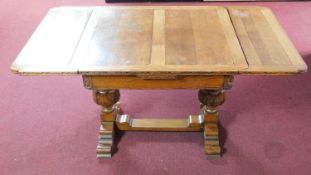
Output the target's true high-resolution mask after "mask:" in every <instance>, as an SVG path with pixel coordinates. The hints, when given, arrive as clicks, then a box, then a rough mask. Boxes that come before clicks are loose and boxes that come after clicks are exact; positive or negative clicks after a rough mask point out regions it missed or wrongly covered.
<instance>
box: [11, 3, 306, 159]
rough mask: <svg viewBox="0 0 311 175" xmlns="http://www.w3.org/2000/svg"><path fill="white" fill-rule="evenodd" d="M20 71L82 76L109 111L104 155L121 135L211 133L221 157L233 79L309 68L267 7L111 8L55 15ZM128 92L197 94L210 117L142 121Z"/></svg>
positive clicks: (103, 116) (209, 140)
mask: <svg viewBox="0 0 311 175" xmlns="http://www.w3.org/2000/svg"><path fill="white" fill-rule="evenodd" d="M11 70H12V72H13V73H16V74H20V75H39V76H44V75H78V76H82V78H83V85H84V87H85V88H87V89H90V90H92V92H93V99H94V101H95V103H97V104H98V105H100V106H101V107H102V110H101V113H100V122H101V124H100V129H99V141H98V146H97V149H96V153H97V157H111V156H112V153H114V152H115V151H114V150H116V149H114V148H115V146H116V145H114V143H115V142H114V135H115V132H117V131H118V130H122V131H203V136H204V137H203V138H204V139H202V141H204V145H205V147H204V150H205V155H206V156H207V158H211V159H213V158H218V157H220V155H221V153H222V152H221V147H220V145H219V139H222V138H219V129H218V127H219V121H218V116H219V112H218V110H217V107H218V106H220V105H221V104H223V103H224V101H225V92H226V91H227V90H229V89H230V88H231V87H232V85H233V80H234V76H236V75H253V76H259V75H269V76H273V75H284V77H279V78H287V77H288V75H295V74H299V73H303V72H306V71H307V66H306V64H305V62H304V60H303V59H302V57H301V56H300V55H299V53H298V52H297V50H296V49H295V47H294V46H293V44H292V42H291V41H290V39H289V38H288V36H287V35H286V33H285V32H284V30H283V29H282V27H281V26H280V24H279V23H278V21H277V19H276V17H275V16H274V15H273V13H272V11H271V10H270V9H269V8H266V7H254V6H252V7H248V6H243V7H242V6H238V7H235V6H230V7H219V6H138V7H136V6H118V7H110V6H106V7H57V8H53V9H51V10H50V11H49V12H48V13H47V15H46V16H45V18H44V19H43V20H42V22H41V24H40V25H39V26H38V28H37V29H36V31H35V32H34V33H33V35H32V36H31V38H30V39H29V41H28V42H27V44H26V45H25V47H24V48H23V49H22V51H21V52H20V54H19V55H18V57H17V58H16V60H15V61H14V62H13V64H12V66H11ZM120 89H198V100H199V101H200V103H201V106H200V109H201V112H200V113H199V114H196V115H190V116H189V117H187V118H184V119H182V118H181V119H170V118H165V119H152V118H149V117H147V118H143V119H137V118H136V119H135V117H132V116H130V115H128V114H123V113H122V111H121V107H120V105H119V103H118V102H119V99H120V92H119V90H120ZM249 91H252V90H251V89H249ZM68 92H70V89H68ZM29 95H35V94H29ZM80 100H83V99H80ZM184 100H187V99H184ZM254 100H256V99H254ZM284 100H286V99H284ZM133 103H135V99H134V98H133ZM176 103H178V101H176ZM189 105H191V104H189ZM64 117H66V116H64ZM250 117H251V116H250ZM228 149H230V148H228ZM176 151H178V150H176ZM202 152H203V151H202Z"/></svg>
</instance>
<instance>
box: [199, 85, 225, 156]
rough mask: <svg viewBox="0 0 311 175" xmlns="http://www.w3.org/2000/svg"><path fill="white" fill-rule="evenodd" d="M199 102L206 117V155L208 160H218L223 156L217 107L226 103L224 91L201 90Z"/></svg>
mask: <svg viewBox="0 0 311 175" xmlns="http://www.w3.org/2000/svg"><path fill="white" fill-rule="evenodd" d="M199 100H200V102H201V107H202V113H203V115H204V141H205V142H204V145H205V154H206V157H207V158H208V159H216V158H219V157H220V155H221V148H220V145H219V131H218V111H217V106H219V105H221V104H223V103H224V101H225V96H224V91H223V90H206V89H204V90H199Z"/></svg>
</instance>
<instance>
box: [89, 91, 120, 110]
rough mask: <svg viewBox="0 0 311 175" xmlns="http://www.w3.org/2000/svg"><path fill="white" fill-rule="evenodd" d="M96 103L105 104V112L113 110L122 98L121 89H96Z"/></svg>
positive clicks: (94, 93)
mask: <svg viewBox="0 0 311 175" xmlns="http://www.w3.org/2000/svg"><path fill="white" fill-rule="evenodd" d="M93 99H94V101H95V103H97V104H98V105H101V106H103V112H111V111H112V110H113V106H114V105H115V104H116V103H117V102H118V101H119V100H120V91H119V90H117V89H103V90H94V91H93Z"/></svg>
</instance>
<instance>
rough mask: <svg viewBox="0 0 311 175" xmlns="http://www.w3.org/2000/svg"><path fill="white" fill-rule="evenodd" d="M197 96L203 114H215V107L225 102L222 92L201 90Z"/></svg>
mask: <svg viewBox="0 0 311 175" xmlns="http://www.w3.org/2000/svg"><path fill="white" fill-rule="evenodd" d="M198 96H199V100H200V102H201V103H202V104H203V108H204V109H203V110H205V112H210V113H213V112H217V110H216V107H217V106H219V105H221V104H223V103H224V102H225V94H224V91H222V90H206V89H201V90H199V94H198Z"/></svg>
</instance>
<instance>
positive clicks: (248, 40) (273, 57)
mask: <svg viewBox="0 0 311 175" xmlns="http://www.w3.org/2000/svg"><path fill="white" fill-rule="evenodd" d="M228 9H229V14H230V17H231V19H232V23H233V25H234V28H235V30H236V33H237V36H238V38H239V40H240V44H241V47H242V49H243V51H244V55H245V57H246V60H247V62H248V65H249V68H248V69H242V70H241V73H251V74H256V73H259V74H268V73H276V74H279V73H281V74H284V73H299V72H304V71H306V70H307V66H306V64H305V63H304V61H303V59H302V58H301V56H300V55H299V53H298V51H297V50H296V49H295V47H294V46H293V44H292V43H291V41H290V40H289V38H288V36H287V35H286V33H285V32H284V30H283V29H282V27H281V26H280V24H279V23H278V21H277V19H276V18H275V16H274V15H273V13H272V11H271V10H270V9H268V8H264V7H229V8H228Z"/></svg>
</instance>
